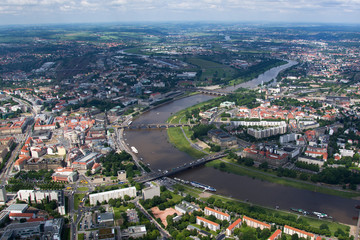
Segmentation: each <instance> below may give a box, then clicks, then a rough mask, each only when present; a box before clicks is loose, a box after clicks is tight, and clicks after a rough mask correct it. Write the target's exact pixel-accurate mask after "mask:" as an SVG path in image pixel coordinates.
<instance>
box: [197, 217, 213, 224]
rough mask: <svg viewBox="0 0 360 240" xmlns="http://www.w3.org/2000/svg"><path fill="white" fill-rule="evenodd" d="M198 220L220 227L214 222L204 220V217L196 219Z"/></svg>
mask: <svg viewBox="0 0 360 240" xmlns="http://www.w3.org/2000/svg"><path fill="white" fill-rule="evenodd" d="M196 218H197V219H199V220H200V221H203V222H207V223H209V224H211V225H214V226H219V224H218V223H215V222H212V221H210V220H207V219H206V218H202V217H196Z"/></svg>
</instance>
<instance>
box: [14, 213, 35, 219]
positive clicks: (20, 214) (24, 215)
mask: <svg viewBox="0 0 360 240" xmlns="http://www.w3.org/2000/svg"><path fill="white" fill-rule="evenodd" d="M9 216H10V217H30V218H32V217H33V216H34V214H33V213H10V214H9Z"/></svg>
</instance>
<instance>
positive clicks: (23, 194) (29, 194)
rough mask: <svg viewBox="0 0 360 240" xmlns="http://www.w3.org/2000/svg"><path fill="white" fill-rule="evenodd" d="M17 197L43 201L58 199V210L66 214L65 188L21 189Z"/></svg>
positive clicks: (25, 199) (27, 200)
mask: <svg viewBox="0 0 360 240" xmlns="http://www.w3.org/2000/svg"><path fill="white" fill-rule="evenodd" d="M17 197H18V199H19V200H21V201H25V202H36V203H42V201H53V200H54V201H56V202H57V204H58V212H59V213H60V214H61V215H65V197H64V191H63V190H19V191H18V192H17Z"/></svg>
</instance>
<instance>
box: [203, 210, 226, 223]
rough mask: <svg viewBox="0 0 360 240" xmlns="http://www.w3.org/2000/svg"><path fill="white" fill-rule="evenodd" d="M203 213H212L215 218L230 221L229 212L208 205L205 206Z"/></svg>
mask: <svg viewBox="0 0 360 240" xmlns="http://www.w3.org/2000/svg"><path fill="white" fill-rule="evenodd" d="M204 213H205V215H213V216H215V217H216V218H217V219H220V220H227V221H230V215H229V214H227V213H223V212H220V211H217V210H215V209H212V208H209V207H205V209H204Z"/></svg>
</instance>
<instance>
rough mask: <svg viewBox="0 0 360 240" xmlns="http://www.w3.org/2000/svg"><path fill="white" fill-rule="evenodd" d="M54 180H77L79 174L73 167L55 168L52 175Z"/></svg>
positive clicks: (70, 181)
mask: <svg viewBox="0 0 360 240" xmlns="http://www.w3.org/2000/svg"><path fill="white" fill-rule="evenodd" d="M51 177H52V180H53V181H55V182H68V183H72V182H76V181H77V180H78V177H79V174H78V173H77V172H76V171H74V169H73V168H68V167H66V168H58V169H56V170H55V172H54V173H53V175H52V176H51Z"/></svg>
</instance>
